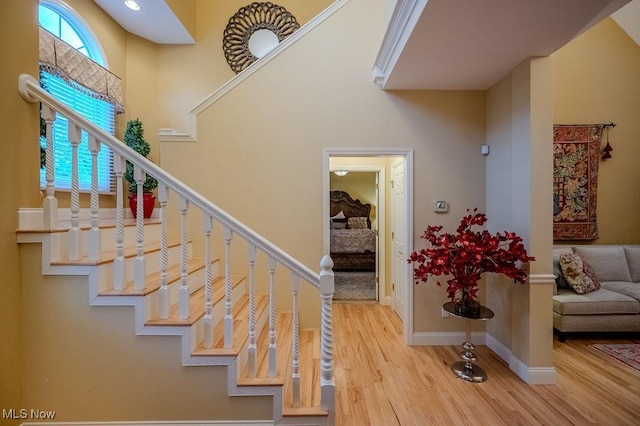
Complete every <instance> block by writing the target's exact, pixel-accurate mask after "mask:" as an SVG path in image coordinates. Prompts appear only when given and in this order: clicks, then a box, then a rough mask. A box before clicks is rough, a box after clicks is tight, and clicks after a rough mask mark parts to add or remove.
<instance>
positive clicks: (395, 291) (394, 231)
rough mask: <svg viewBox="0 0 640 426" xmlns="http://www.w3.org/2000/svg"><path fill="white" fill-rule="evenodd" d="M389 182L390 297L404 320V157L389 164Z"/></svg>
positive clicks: (397, 312)
mask: <svg viewBox="0 0 640 426" xmlns="http://www.w3.org/2000/svg"><path fill="white" fill-rule="evenodd" d="M391 182H392V186H393V189H392V190H393V199H392V202H391V239H392V242H391V252H392V253H393V262H392V263H393V266H392V267H393V271H392V277H393V282H392V283H391V293H392V294H391V297H392V304H393V310H394V311H396V314H398V316H399V317H400V319H401V320H403V321H404V318H403V313H404V302H405V294H404V293H405V289H406V284H407V283H406V274H405V270H406V268H407V253H406V238H407V236H406V235H405V228H406V227H405V224H404V219H405V211H404V210H405V193H404V159H402V160H401V161H398V162H397V163H394V164H393V165H392V166H391Z"/></svg>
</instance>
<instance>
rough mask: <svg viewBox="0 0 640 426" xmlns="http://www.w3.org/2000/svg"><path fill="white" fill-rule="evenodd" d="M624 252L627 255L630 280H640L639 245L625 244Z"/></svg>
mask: <svg viewBox="0 0 640 426" xmlns="http://www.w3.org/2000/svg"><path fill="white" fill-rule="evenodd" d="M624 254H625V255H626V256H627V264H628V265H629V272H631V281H633V282H634V283H637V282H640V246H625V248H624Z"/></svg>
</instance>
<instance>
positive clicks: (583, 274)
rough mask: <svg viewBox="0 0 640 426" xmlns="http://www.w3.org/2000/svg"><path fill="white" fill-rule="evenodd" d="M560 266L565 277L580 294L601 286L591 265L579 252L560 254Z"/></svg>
mask: <svg viewBox="0 0 640 426" xmlns="http://www.w3.org/2000/svg"><path fill="white" fill-rule="evenodd" d="M560 268H561V269H562V274H563V275H564V277H565V279H566V280H567V282H568V283H569V285H570V286H571V288H572V289H573V291H575V292H576V293H578V294H585V293H589V292H590V291H595V290H598V289H599V288H600V281H598V277H597V276H596V273H595V272H594V271H593V268H591V265H589V263H588V262H587V261H586V260H585V259H584V257H582V256H581V255H579V254H569V253H566V254H563V255H561V256H560Z"/></svg>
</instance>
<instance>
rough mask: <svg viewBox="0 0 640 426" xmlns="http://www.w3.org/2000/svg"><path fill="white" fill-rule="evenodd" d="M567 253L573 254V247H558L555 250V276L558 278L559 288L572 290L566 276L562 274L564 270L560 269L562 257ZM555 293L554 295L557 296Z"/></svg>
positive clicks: (557, 285)
mask: <svg viewBox="0 0 640 426" xmlns="http://www.w3.org/2000/svg"><path fill="white" fill-rule="evenodd" d="M566 253H573V248H572V247H556V248H554V249H553V275H555V277H556V287H557V288H571V286H570V285H569V283H568V282H567V280H566V279H565V277H564V275H563V274H562V268H560V255H562V254H566ZM556 293H557V291H556V292H554V294H556Z"/></svg>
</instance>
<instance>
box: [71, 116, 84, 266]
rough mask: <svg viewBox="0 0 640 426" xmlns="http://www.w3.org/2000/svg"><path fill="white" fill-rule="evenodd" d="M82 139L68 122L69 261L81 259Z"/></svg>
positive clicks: (75, 127) (77, 129) (78, 129)
mask: <svg viewBox="0 0 640 426" xmlns="http://www.w3.org/2000/svg"><path fill="white" fill-rule="evenodd" d="M81 138H82V130H81V129H80V127H78V126H76V125H75V124H73V123H71V122H69V130H68V139H69V143H70V144H71V229H69V233H68V241H69V246H68V250H69V260H79V259H81V258H82V230H81V229H80V181H79V180H78V146H80V141H81Z"/></svg>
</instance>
